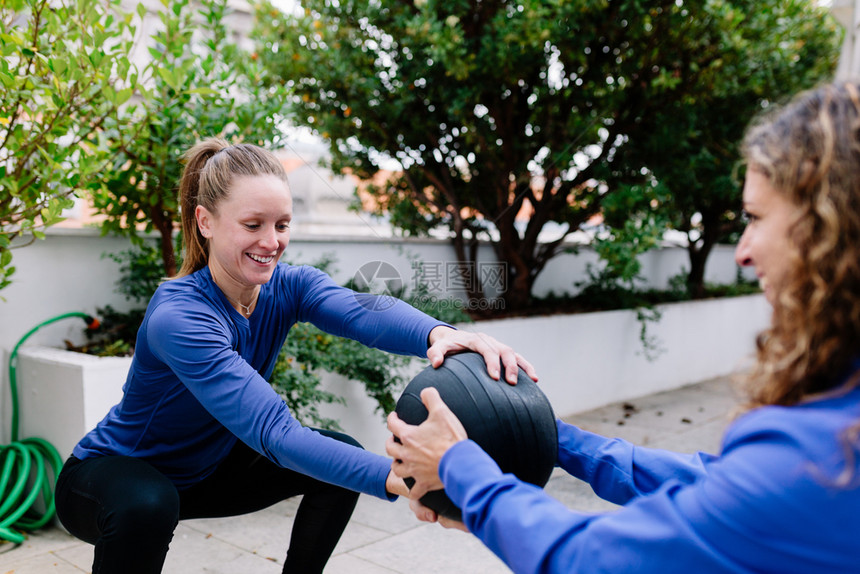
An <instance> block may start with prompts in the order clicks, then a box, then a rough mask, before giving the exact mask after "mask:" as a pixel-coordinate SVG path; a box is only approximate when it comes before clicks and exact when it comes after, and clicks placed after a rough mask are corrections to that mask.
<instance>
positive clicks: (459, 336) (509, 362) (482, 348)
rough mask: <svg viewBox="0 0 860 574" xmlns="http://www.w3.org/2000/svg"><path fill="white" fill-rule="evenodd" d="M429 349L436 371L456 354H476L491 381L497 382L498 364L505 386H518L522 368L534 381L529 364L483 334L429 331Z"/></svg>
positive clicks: (443, 328) (508, 348)
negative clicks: (482, 360)
mask: <svg viewBox="0 0 860 574" xmlns="http://www.w3.org/2000/svg"><path fill="white" fill-rule="evenodd" d="M428 341H429V342H430V348H429V349H427V358H428V359H430V364H431V365H433V367H434V368H435V367H438V366H439V365H441V364H442V362H443V361H444V360H445V356H446V355H450V354H453V353H459V352H461V351H475V352H476V353H480V354H481V355H483V357H484V361H485V362H486V363H487V372H488V373H489V374H490V377H492V378H493V379H496V380H499V377H500V376H501V373H500V372H499V361H500V360H501V364H502V365H504V367H505V373H506V377H505V378H506V379H507V382H508V383H509V384H511V385H515V384H517V374H518V372H519V369H520V368H522V369H523V371H525V373H526V375H528V376H529V377H530V378H531V379H532V380H533V381H537V380H538V377H537V372H536V371H535V368H534V367H533V366H532V364H531V363H529V362H528V361H526V360H525V359H524V358H523V357H522V356H521V355H520V354H519V353H516V352H514V350H513V349H512V348H511V347H509V346H508V345H505V344H503V343H500V342H499V341H497V340H496V339H494V338H493V337H491V336H489V335H487V334H485V333H471V332H469V331H460V330H458V329H452V328H451V327H446V326H445V325H439V326H438V327H436V328H434V329H433V330H432V331H430V336H429V337H428Z"/></svg>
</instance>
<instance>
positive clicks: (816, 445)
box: [387, 83, 860, 574]
mask: <svg viewBox="0 0 860 574" xmlns="http://www.w3.org/2000/svg"><path fill="white" fill-rule="evenodd" d="M744 156H745V160H746V166H747V172H746V181H745V185H744V191H743V204H744V205H743V206H744V210H745V211H746V213H747V216H748V218H749V223H748V225H747V228H746V230H745V232H744V235H743V237H742V238H741V241H740V243H739V245H738V247H737V252H736V259H737V262H738V263H739V264H740V265H744V266H751V267H754V268H755V271H756V274H757V275H758V277H759V279H760V281H761V286H762V289H763V290H764V293H765V297H766V298H767V300H768V301H769V302H770V303H771V305H772V306H773V316H772V321H771V325H770V327H769V328H768V329H767V330H766V331H764V332H763V333H761V334H760V336H759V337H758V340H757V361H756V365H755V367H754V368H753V370H752V372H751V373H750V374H749V376H748V378H747V383H748V387H749V395H748V396H749V401H748V403H747V405H746V409H745V412H744V413H743V414H742V415H741V416H739V418H737V420H735V421H734V423H733V424H732V425H731V426H730V427H729V429H728V430H727V432H726V434H725V437H724V439H723V445H722V450H721V452H720V454H719V456H714V455H708V454H702V453H699V454H695V455H681V454H677V453H671V452H667V451H660V450H654V449H647V448H642V447H636V446H633V445H631V444H630V443H627V442H624V441H621V440H617V439H609V438H605V437H602V436H599V435H596V434H592V433H588V432H585V431H583V430H580V429H578V428H576V427H575V426H572V425H567V424H564V423H562V422H561V421H559V422H558V429H559V438H560V444H559V454H558V465H559V466H561V467H562V468H564V469H565V470H567V471H568V472H569V473H571V474H572V475H573V476H575V477H577V478H580V479H582V480H584V481H586V482H588V483H589V484H590V485H591V486H592V488H593V489H594V490H595V492H596V493H597V494H598V495H599V496H601V497H603V498H605V499H607V500H611V501H613V502H616V503H619V504H623V505H624V506H623V508H621V509H619V510H618V511H616V512H610V513H604V514H584V513H580V512H575V511H572V510H569V509H567V508H566V507H564V506H563V505H562V504H560V503H559V502H557V501H555V500H553V499H552V498H550V497H549V496H547V495H546V494H545V493H544V492H543V491H541V490H540V489H538V488H535V487H533V486H530V485H526V484H523V483H521V482H519V481H517V480H516V478H514V477H512V476H510V475H503V474H502V473H501V472H500V471H499V469H498V467H497V466H496V465H495V463H494V462H493V461H492V460H491V459H489V457H488V456H486V454H485V453H483V451H481V450H480V448H479V447H478V446H477V445H476V444H474V443H473V442H471V441H469V440H467V437H466V434H465V432H464V430H463V427H462V425H460V424H459V421H458V420H457V419H456V417H454V415H453V414H452V413H451V411H450V410H448V409H447V407H446V406H445V404H444V403H443V402H442V401H441V399H440V398H439V395H438V393H436V392H435V391H434V390H432V389H427V390H425V391H424V394H422V398H423V399H424V400H425V403H426V404H427V405H428V410H429V412H430V415H429V417H428V419H427V421H426V422H425V423H424V424H422V425H420V426H417V427H416V426H409V425H406V424H405V423H403V422H402V421H401V420H399V419H398V418H397V417H396V415H393V416H391V417H390V418H389V428H390V429H391V431H392V432H393V433H394V434H395V435H397V436H398V437H399V438H400V440H401V441H402V444H398V443H396V442H395V441H393V440H389V442H388V444H387V449H388V453H389V454H390V455H392V456H393V457H394V458H395V459H399V461H396V462H395V463H393V470H394V472H395V473H397V474H398V475H400V476H412V477H413V478H415V479H416V481H417V482H416V485H415V487H413V491H412V494H411V496H412V497H413V498H419V497H420V496H421V495H422V494H423V493H424V492H426V491H427V490H430V489H435V488H440V487H441V486H442V485H444V487H445V490H446V492H447V493H448V495H449V496H450V498H451V499H452V500H453V501H454V502H455V503H457V504H458V505H459V506H460V507H461V508H462V510H463V517H464V522H465V527H467V528H468V529H469V530H470V531H471V532H473V533H474V534H475V535H476V536H478V537H479V538H480V539H481V540H482V541H483V542H484V543H485V544H487V545H488V546H489V547H490V548H491V549H492V550H493V551H494V552H495V553H496V554H498V555H499V556H500V557H501V558H502V559H503V560H504V561H505V562H506V563H507V564H508V565H509V566H510V567H511V568H512V569H513V570H514V571H516V572H577V573H583V574H584V573H591V572H612V573H620V572H637V573H639V574H645V573H652V572H653V573H657V572H659V573H661V574H666V573H671V572H684V573H689V572H696V573H697V574H702V573H735V574H737V573H752V572H773V573H779V574H788V573H795V572H796V573H801V572H803V573H810V574H811V573H814V574H823V573H837V572H838V573H847V572H860V543H858V533H860V440H858V437H860V84H858V83H841V84H835V85H828V86H824V87H821V88H819V89H818V90H815V91H812V92H808V93H805V94H802V95H800V96H799V97H798V98H796V99H795V100H794V101H793V102H792V103H791V104H790V105H789V106H787V107H785V108H784V109H781V110H779V111H778V112H777V113H775V114H771V115H769V116H767V117H765V118H763V120H762V121H760V122H758V123H757V124H755V125H754V126H752V127H751V128H750V130H749V131H748V133H747V137H746V139H745V142H744ZM400 461H402V462H400ZM413 508H414V509H415V511H416V514H417V515H418V516H419V518H422V519H424V520H430V521H433V520H436V519H437V517H436V516H435V514H434V513H433V512H432V511H430V510H429V509H426V508H424V507H421V506H419V505H417V504H416V503H415V502H414V501H413ZM439 520H440V522H443V523H445V524H446V525H447V526H454V525H453V524H450V523H447V521H446V520H445V519H441V518H440V519H439ZM459 526H461V527H462V525H459Z"/></svg>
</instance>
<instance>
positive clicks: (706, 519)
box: [440, 389, 860, 574]
mask: <svg viewBox="0 0 860 574" xmlns="http://www.w3.org/2000/svg"><path fill="white" fill-rule="evenodd" d="M858 420H860V390H858V389H855V390H853V391H850V392H847V393H846V392H843V393H841V394H832V395H831V396H830V397H828V398H822V399H819V400H815V401H810V402H807V403H804V404H801V405H798V406H793V407H777V406H769V407H762V408H759V409H756V410H754V411H751V412H749V413H747V414H745V415H744V416H742V417H741V418H739V419H738V420H736V421H735V422H734V423H733V424H732V425H731V426H730V427H729V429H728V431H727V433H726V434H725V437H724V439H723V444H722V449H721V451H722V452H721V454H720V455H719V456H712V455H708V454H702V453H699V454H694V455H682V454H677V453H672V452H668V451H663V450H658V449H649V448H640V447H635V446H633V445H631V444H630V443H628V442H625V441H622V440H618V439H610V438H605V437H602V436H599V435H596V434H592V433H589V432H585V431H583V430H581V429H579V428H577V427H575V426H571V425H568V424H565V423H563V422H561V421H559V422H558V430H559V440H560V443H559V455H558V465H559V466H561V467H562V468H563V469H564V470H566V471H567V472H569V473H570V474H572V475H573V476H575V477H577V478H580V479H582V480H584V481H586V482H588V483H589V484H590V485H591V486H592V488H593V489H594V491H595V492H596V493H597V494H598V495H599V496H600V497H601V498H604V499H606V500H610V501H612V502H615V503H618V504H622V505H624V506H623V507H622V508H621V509H619V510H617V511H612V512H606V513H599V514H585V513H582V512H576V511H574V510H570V509H568V508H566V507H565V506H564V505H562V504H561V503H559V502H558V501H556V500H554V499H553V498H551V497H550V496H548V495H547V494H545V493H544V492H543V491H542V490H541V489H539V488H536V487H534V486H532V485H529V484H525V483H522V482H520V481H518V480H517V479H516V478H515V477H514V476H512V475H503V474H502V473H501V471H500V470H499V468H498V466H496V465H495V463H494V462H493V461H492V459H490V458H489V457H488V456H487V455H486V454H485V453H484V452H483V451H482V450H481V449H480V448H479V447H478V446H477V445H476V444H475V443H473V442H471V441H463V442H460V443H457V444H456V445H454V446H453V447H452V448H451V449H449V451H448V452H447V453H445V455H444V457H443V458H442V461H441V465H440V476H441V478H442V482H443V483H444V484H445V490H446V492H447V493H448V495H449V497H450V498H451V499H452V500H453V501H454V502H455V503H456V504H457V505H459V506H460V507H461V508H462V509H463V516H464V522H465V524H466V525H467V526H468V528H469V530H470V531H471V532H473V533H474V534H475V535H476V536H478V537H479V538H480V539H481V540H482V541H483V542H484V543H485V544H486V545H487V546H488V547H489V548H490V549H491V550H492V551H493V552H495V553H496V555H498V556H499V557H500V558H501V559H502V560H504V561H505V562H506V563H507V564H508V565H509V566H510V567H511V568H512V569H513V571H514V572H519V573H525V572H530V573H531V572H547V573H550V572H551V573H562V572H564V573H573V572H575V573H577V574H590V573H597V572H602V573H611V574H621V573H625V572H630V573H633V572H635V573H637V574H652V573H653V574H667V573H684V574H689V573H692V572H695V573H696V574H711V573H714V574H716V573H721V574H722V573H726V574H728V573H732V574H738V573H753V572H757V573H762V572H771V573H774V574H777V573H778V574H792V573H804V574H828V573H833V574H835V573H840V574H847V573H851V572H854V573H857V572H860V453H858V450H857V448H858V447H857V443H856V441H855V442H854V444H853V446H849V444H848V442H846V437H845V436H844V432H845V431H846V429H848V428H850V427H851V426H852V425H856V424H857V422H858ZM845 480H847V482H845Z"/></svg>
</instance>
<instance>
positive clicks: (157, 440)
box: [73, 264, 442, 498]
mask: <svg viewBox="0 0 860 574" xmlns="http://www.w3.org/2000/svg"><path fill="white" fill-rule="evenodd" d="M299 321H303V322H304V321H307V322H310V323H313V324H315V325H316V326H318V327H319V328H321V329H322V330H324V331H327V332H329V333H332V334H335V335H341V336H344V337H349V338H352V339H356V340H358V341H360V342H362V343H364V344H366V345H369V346H373V347H377V348H380V349H383V350H385V351H390V352H393V353H400V354H411V355H416V356H424V355H425V354H426V352H427V337H428V335H429V333H430V331H431V330H432V329H433V328H434V327H436V326H438V325H441V324H442V323H440V322H439V321H437V320H435V319H433V318H431V317H429V316H427V315H425V314H423V313H421V312H419V311H417V310H416V309H414V308H412V307H410V306H409V305H407V304H405V303H403V302H402V301H398V300H396V299H393V298H380V297H376V296H373V295H366V294H357V293H355V292H353V291H351V290H349V289H344V288H342V287H340V286H338V285H337V284H336V283H334V281H332V279H331V278H330V277H328V276H327V275H326V274H325V273H323V272H321V271H319V270H317V269H314V268H312V267H307V266H299V267H293V266H290V265H286V264H280V265H278V266H277V268H276V270H275V272H274V274H273V276H272V279H271V280H270V281H268V282H267V283H266V284H264V285H263V286H262V288H261V289H260V295H259V298H258V300H257V306H256V308H255V309H254V313H253V314H252V315H251V317H250V318H245V317H244V316H242V315H241V314H240V313H238V312H236V310H235V309H233V307H232V306H231V305H230V302H229V301H228V300H227V298H226V297H225V296H224V295H223V293H222V292H221V290H220V289H219V288H218V286H217V285H216V284H215V283H214V282H213V281H212V276H211V274H210V273H209V268H208V267H206V268H204V269H202V270H200V271H198V272H196V273H194V274H192V275H189V276H186V277H183V278H181V279H176V280H172V281H168V282H166V283H164V284H162V285H161V286H160V287H159V288H158V290H157V292H156V293H155V295H154V296H153V298H152V300H151V301H150V303H149V305H148V307H147V310H146V316H145V318H144V320H143V323H142V325H141V327H140V330H139V331H138V336H137V344H136V346H135V353H134V358H133V360H132V365H131V368H130V370H129V374H128V379H127V380H126V383H125V386H124V387H123V398H122V400H121V402H120V403H119V404H117V405H116V406H115V407H113V408H112V409H111V410H110V412H109V413H108V414H107V416H106V417H105V418H104V419H103V420H102V421H101V422H100V423H99V424H98V425H97V426H96V428H95V429H93V430H92V431H91V432H90V433H89V434H87V435H86V436H85V437H84V438H83V439H82V440H81V441H80V443H78V445H77V446H76V447H75V449H74V452H73V454H74V456H76V457H78V458H80V459H86V458H89V457H93V456H106V455H127V456H134V457H139V458H142V459H145V460H147V461H148V462H150V463H151V464H152V465H154V466H155V467H156V468H157V469H159V470H160V471H161V472H163V473H164V474H165V475H166V476H167V477H168V478H170V479H171V480H172V481H173V482H174V484H176V485H177V487H178V488H180V489H181V488H186V487H188V486H191V485H193V484H195V483H196V482H198V481H200V480H202V479H203V478H205V477H206V476H208V475H209V474H210V473H212V471H213V470H214V469H215V467H216V466H217V465H218V463H219V462H220V461H221V460H223V459H224V457H225V456H226V455H227V453H228V452H229V451H230V449H231V448H232V447H233V445H234V444H235V443H236V441H237V440H242V441H244V442H245V443H246V444H248V445H249V446H251V447H252V448H254V449H255V450H257V451H258V452H260V453H262V454H263V455H265V456H266V457H268V458H269V459H271V460H272V461H274V462H275V463H277V464H279V465H281V466H284V467H286V468H290V469H293V470H297V471H299V472H302V473H304V474H308V475H310V476H313V477H315V478H318V479H321V480H325V481H327V482H331V483H334V484H338V485H340V486H344V487H347V488H350V489H352V490H356V491H359V492H364V493H368V494H372V495H375V496H378V497H381V498H385V497H387V495H386V492H385V478H386V476H387V475H388V472H389V470H390V461H389V460H388V459H386V458H385V457H382V456H379V455H376V454H372V453H370V452H367V451H363V450H361V449H357V448H354V447H351V446H349V445H346V444H344V443H341V442H338V441H336V440H333V439H330V438H328V437H324V436H322V435H320V434H319V433H317V432H315V431H312V430H310V429H308V428H305V427H302V426H301V425H300V424H299V423H298V422H297V421H296V420H295V419H294V418H293V417H292V415H290V412H289V410H288V409H287V406H286V404H285V403H284V401H283V400H282V399H281V398H280V397H279V396H278V394H277V393H276V392H275V391H274V390H273V389H272V387H271V386H270V384H269V383H268V382H267V381H268V378H269V376H270V375H271V373H272V369H273V367H274V364H275V360H276V359H277V356H278V352H279V350H280V349H281V346H282V345H283V342H284V340H285V338H286V336H287V332H288V331H289V330H290V327H292V326H293V325H294V324H295V323H296V322H299Z"/></svg>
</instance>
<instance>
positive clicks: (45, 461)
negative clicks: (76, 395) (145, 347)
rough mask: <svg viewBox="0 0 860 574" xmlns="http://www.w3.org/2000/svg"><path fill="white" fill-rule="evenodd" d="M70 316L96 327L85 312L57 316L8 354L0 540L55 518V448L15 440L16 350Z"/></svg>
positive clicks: (58, 463)
mask: <svg viewBox="0 0 860 574" xmlns="http://www.w3.org/2000/svg"><path fill="white" fill-rule="evenodd" d="M69 317H80V318H82V319H83V320H84V321H86V323H87V327H89V328H90V329H94V328H96V327H97V326H98V320H97V319H95V318H93V317H92V316H90V315H87V314H86V313H79V312H71V313H64V314H62V315H57V316H56V317H53V318H51V319H48V320H47V321H43V322H41V323H39V324H38V325H36V326H35V327H33V328H32V329H30V330H29V331H28V332H27V334H26V335H24V336H23V337H21V339H20V340H19V341H18V343H17V344H16V345H15V347H14V348H13V349H12V354H11V355H9V386H10V391H11V392H10V397H11V400H12V432H11V438H12V444H9V445H0V539H3V540H7V541H9V542H12V543H14V544H21V543H22V542H24V540H25V536H24V534H23V532H31V531H33V530H38V529H39V528H41V527H42V526H44V525H45V524H47V523H48V521H50V520H51V519H52V518H53V517H54V513H55V508H54V484H55V482H56V479H57V475H58V474H59V472H60V468H61V467H62V464H63V461H62V459H61V458H60V454H59V453H58V452H57V449H56V448H54V446H53V445H51V443H49V442H48V441H46V440H44V439H41V438H25V439H23V440H20V441H19V440H18V383H17V380H16V367H17V362H18V361H17V359H18V348H19V347H20V346H21V344H22V343H24V341H26V340H27V339H28V338H29V337H30V335H32V334H33V333H35V332H36V331H38V330H39V329H40V328H42V327H44V326H45V325H48V324H50V323H54V322H56V321H60V320H62V319H67V318H69ZM40 494H41V500H42V501H43V504H44V507H45V510H44V511H43V512H41V513H40V512H39V511H38V510H36V509H34V508H33V505H34V504H35V503H36V502H37V500H39V495H40Z"/></svg>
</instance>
